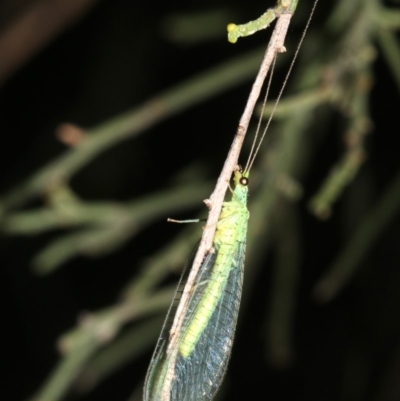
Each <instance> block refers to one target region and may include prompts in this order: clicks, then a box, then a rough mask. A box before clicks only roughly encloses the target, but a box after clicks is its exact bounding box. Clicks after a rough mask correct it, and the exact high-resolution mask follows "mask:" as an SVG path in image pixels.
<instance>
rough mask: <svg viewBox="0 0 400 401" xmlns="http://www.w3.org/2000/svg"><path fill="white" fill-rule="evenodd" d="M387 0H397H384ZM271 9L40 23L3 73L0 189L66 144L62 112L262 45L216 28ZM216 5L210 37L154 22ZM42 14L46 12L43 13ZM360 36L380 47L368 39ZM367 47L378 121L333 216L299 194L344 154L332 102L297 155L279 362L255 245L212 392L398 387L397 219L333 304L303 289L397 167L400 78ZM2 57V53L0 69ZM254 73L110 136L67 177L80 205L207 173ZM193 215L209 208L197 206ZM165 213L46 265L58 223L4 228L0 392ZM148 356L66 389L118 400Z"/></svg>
mask: <svg viewBox="0 0 400 401" xmlns="http://www.w3.org/2000/svg"><path fill="white" fill-rule="evenodd" d="M39 3H51V2H50V1H48V2H39V1H36V2H35V1H28V0H24V1H18V2H17V1H3V4H2V5H1V6H0V24H1V25H0V29H1V30H0V38H1V37H2V36H1V35H3V37H4V35H6V33H7V32H8V29H9V27H10V26H12V25H13V24H14V23H15V22H16V21H19V19H20V18H21V16H23V15H25V14H26V13H29V12H30V10H31V9H32V7H35V6H36V5H38V4H39ZM54 3H56V2H54ZM302 3H308V2H304V1H300V4H301V6H302V7H303V6H304V7H306V8H305V9H301V10H299V11H298V14H296V18H297V20H296V21H295V22H294V26H293V28H291V30H290V32H289V37H288V40H289V42H290V43H293V46H292V48H293V47H294V46H295V45H294V44H295V43H296V42H297V41H298V38H299V35H300V33H301V31H302V29H303V27H304V25H305V19H306V16H307V14H308V12H309V9H310V6H311V5H310V4H304V5H303V4H302ZM320 3H321V4H319V6H318V8H317V12H316V15H315V17H314V20H313V22H312V27H311V31H312V32H313V33H311V35H313V34H314V35H315V33H316V34H317V35H318V33H319V32H321V41H322V40H324V41H326V42H325V43H326V44H325V46H326V48H327V49H328V48H330V49H331V48H334V47H336V46H339V44H338V43H339V42H340V40H339V35H338V37H336V38H335V37H332V38H329V37H328V36H326V35H325V36H324V34H323V32H324V29H325V28H324V26H325V24H326V21H327V19H328V18H329V15H330V13H331V12H332V10H333V9H334V8H335V7H336V6H337V4H339V2H338V1H337V2H336V1H333V2H329V4H326V2H323V1H321V2H320ZM378 3H379V2H378ZM386 4H387V5H388V6H390V7H394V8H395V7H397V6H398V3H396V2H394V1H393V2H387V3H386ZM270 5H271V4H265V3H262V2H260V1H251V2H247V3H246V4H243V2H238V1H234V2H232V1H231V2H225V1H222V0H221V1H218V2H216V1H212V2H211V1H210V2H208V1H206V2H204V1H203V2H183V1H173V2H161V3H160V2H155V1H151V0H150V1H146V2H144V1H143V2H137V1H128V0H113V1H105V0H103V1H97V2H93V3H91V4H90V5H88V6H87V8H86V9H84V10H83V11H82V12H81V13H76V15H75V16H74V17H73V18H71V20H70V21H69V22H68V24H66V26H65V27H64V28H63V29H60V31H59V32H58V33H57V34H53V35H49V38H48V39H47V40H44V41H43V43H42V45H41V46H40V49H37V50H36V51H33V52H32V54H31V55H29V56H27V57H26V60H25V61H23V62H21V63H20V65H15V66H14V67H13V68H12V69H11V71H9V73H7V74H5V75H4V76H0V78H1V82H0V84H1V85H2V87H1V95H0V96H1V98H0V129H1V133H2V146H0V171H1V174H0V191H1V194H3V195H6V194H7V193H8V191H10V190H11V189H12V188H14V187H15V186H17V185H18V184H20V183H22V182H24V181H25V180H27V179H28V178H29V177H30V175H31V174H32V173H34V172H35V171H36V170H38V169H39V168H41V167H42V166H44V165H46V163H48V162H50V161H51V160H53V159H54V158H56V157H57V156H58V155H61V154H63V152H65V151H66V149H67V146H66V145H64V144H62V143H61V142H60V141H59V140H58V139H57V137H56V135H55V132H56V131H57V127H59V125H60V124H61V123H63V122H71V123H73V124H76V125H78V126H79V127H82V128H90V127H92V126H95V125H97V124H99V123H101V122H104V121H107V120H109V119H110V118H112V117H114V116H115V115H118V114H120V113H122V112H125V111H126V110H128V109H130V108H132V107H134V106H137V105H140V104H141V103H142V102H144V101H145V100H147V99H149V98H151V97H152V96H154V95H155V94H157V93H159V92H161V91H163V90H165V89H168V88H171V87H174V86H175V85H177V84H178V83H180V82H182V81H183V80H185V79H186V78H189V77H192V76H193V75H194V74H197V73H199V72H202V71H204V70H205V69H207V68H210V67H212V66H215V65H218V64H219V63H221V62H224V61H226V60H228V59H230V58H233V57H234V56H236V55H238V54H239V53H245V52H246V51H248V50H250V49H252V48H255V47H257V46H260V45H262V44H263V43H265V42H266V37H267V36H266V35H267V34H266V33H265V31H263V32H262V33H259V34H258V35H255V36H254V37H251V38H248V39H240V40H239V42H238V43H237V44H236V45H235V46H232V45H230V44H229V43H228V42H227V41H226V38H225V32H224V30H225V24H226V23H227V22H230V21H231V19H233V20H234V21H238V22H241V21H243V22H245V21H248V20H249V19H254V18H255V17H257V16H258V15H260V14H261V13H262V12H263V10H264V9H265V8H266V7H268V6H270ZM217 9H219V10H223V15H227V17H226V18H227V21H225V22H223V24H222V25H221V26H220V28H219V29H218V30H216V29H215V27H214V26H204V28H203V29H204V31H205V32H208V31H211V33H210V36H211V37H208V38H205V39H203V40H201V41H199V42H196V43H177V42H174V41H172V40H170V39H169V38H168V36H167V35H166V33H165V30H163V26H164V24H165V19H166V17H168V16H170V15H171V14H175V13H182V14H191V15H195V14H196V13H199V12H201V11H206V10H207V11H210V12H212V11H213V10H217ZM224 13H225V14H224ZM51 19H52V16H51V15H49V16H48V21H51ZM44 23H46V21H44ZM38 30H39V28H38ZM214 31H215V34H214V33H213V32H214ZM306 40H307V39H306ZM0 45H1V42H0ZM371 45H372V46H375V45H376V43H375V42H374V41H373V39H371ZM0 48H1V46H0ZM375 50H376V59H375V61H374V62H373V63H372V64H371V66H372V70H371V74H372V76H373V77H374V78H373V84H372V85H373V86H372V89H371V92H369V93H368V102H369V112H370V118H371V120H372V121H373V126H372V128H371V131H370V134H369V135H368V136H367V138H366V139H365V143H364V146H365V149H366V154H367V160H366V162H365V163H364V164H363V166H362V167H361V169H360V171H359V172H358V175H357V176H356V178H355V181H354V183H352V184H350V186H349V187H347V188H346V189H345V191H344V194H343V197H341V199H339V200H338V202H337V203H336V204H335V206H334V212H333V214H332V217H331V218H330V219H329V220H326V221H320V220H318V219H316V217H314V216H313V215H311V213H310V212H309V211H308V208H307V202H308V200H309V199H310V197H311V196H312V195H313V194H314V193H315V191H316V190H317V189H318V188H319V187H320V185H321V183H322V182H323V180H324V179H325V178H326V176H327V174H328V172H329V171H330V168H331V167H332V166H333V165H334V164H335V163H336V161H337V160H338V159H339V158H340V157H341V155H342V153H343V141H342V134H343V132H342V131H341V128H342V125H343V123H342V122H341V120H340V118H341V117H339V116H338V115H339V114H340V113H337V112H336V114H333V115H331V116H330V117H329V118H328V120H327V123H326V128H327V129H328V130H327V133H326V134H324V135H321V137H318V139H317V140H316V141H315V143H316V145H315V146H316V147H315V151H314V153H313V157H312V158H310V159H309V160H308V161H307V168H305V173H304V174H303V177H302V178H301V183H302V185H303V188H304V194H303V197H302V199H301V200H300V201H299V202H298V204H297V206H296V208H297V210H298V216H299V219H300V223H299V224H300V227H301V231H300V244H301V247H302V250H301V255H302V258H301V264H300V266H301V267H300V271H301V276H300V278H299V281H298V286H297V287H296V292H295V307H294V315H293V318H292V319H293V320H292V323H293V326H292V327H293V330H292V332H291V336H292V339H293V340H292V341H293V344H292V345H293V348H292V349H291V355H290V356H288V357H287V359H285V361H284V363H279V362H277V361H276V360H273V359H271V358H268V352H266V351H265V347H266V346H265V344H264V343H265V341H266V340H265V338H266V335H265V330H266V326H268V308H269V306H268V305H269V301H270V293H271V286H272V285H273V273H271V271H270V269H268V266H270V265H271V264H274V261H275V258H276V254H275V252H276V251H274V249H273V248H272V250H271V252H269V253H268V254H266V255H264V256H263V260H262V263H263V264H264V265H265V266H266V268H265V269H262V270H261V273H258V274H259V276H257V280H255V283H254V284H253V287H252V288H251V289H250V288H249V289H248V290H247V291H248V292H247V293H245V294H246V298H245V299H246V303H245V304H244V307H243V308H242V310H241V318H240V323H239V327H238V332H237V336H236V340H235V345H234V351H233V355H232V360H231V363H230V367H229V370H228V375H227V378H226V384H225V386H224V388H223V390H222V392H221V395H220V396H221V399H223V398H226V399H230V400H243V399H260V397H262V398H268V399H277V398H278V397H279V399H280V400H291V399H293V398H296V399H304V400H309V401H319V400H324V401H333V400H341V401H342V400H343V401H344V400H374V401H375V400H380V401H389V400H395V399H396V400H398V399H399V397H400V391H399V387H398V384H396V383H399V382H400V317H399V313H398V311H399V307H400V290H399V289H400V269H399V262H400V253H399V245H400V241H399V238H400V237H399V235H400V232H399V230H400V225H399V220H398V217H397V215H396V214H395V213H393V214H392V215H391V217H390V224H389V225H387V226H386V227H385V229H384V230H382V231H381V232H380V233H379V235H378V236H377V238H376V240H375V241H373V243H372V245H371V246H370V248H369V249H367V250H366V255H365V257H364V258H363V260H362V263H361V264H360V265H359V266H358V268H357V271H356V273H355V274H354V276H352V277H351V279H349V283H347V284H346V285H345V286H344V288H343V290H342V291H340V292H339V293H338V294H337V296H335V297H334V298H333V300H331V301H330V302H327V303H321V302H317V301H316V300H315V298H313V297H312V291H313V288H314V286H315V284H316V282H317V280H318V279H319V278H320V277H321V275H322V274H323V272H324V271H325V269H326V268H327V267H328V266H329V265H330V263H331V262H332V260H333V259H335V258H336V255H337V254H338V253H339V252H340V250H341V249H342V248H343V247H344V245H345V244H346V243H347V241H348V240H349V238H351V235H352V233H353V232H354V231H355V226H356V224H355V222H354V221H355V220H356V222H357V219H354V218H353V217H354V216H352V215H351V212H349V211H350V210H354V202H358V203H357V205H355V207H356V209H357V208H359V209H360V215H361V217H360V219H362V217H363V216H364V215H367V214H368V213H369V210H370V208H372V207H373V205H375V203H376V202H377V201H379V199H380V196H381V194H382V193H384V191H385V189H386V188H387V186H388V185H390V184H391V183H392V180H394V179H395V177H396V174H397V170H398V169H399V168H400V165H399V157H398V155H399V147H398V143H399V141H398V112H399V105H400V102H399V88H398V86H396V83H395V80H394V79H393V77H392V75H391V72H390V68H389V67H388V65H387V63H386V60H385V58H384V57H383V55H382V53H381V51H380V48H379V46H376V47H375ZM291 54H292V53H291ZM291 54H290V57H291ZM3 55H4V53H3ZM3 57H4V56H2V55H1V54H0V65H1V64H2V61H1V59H2V58H3ZM290 57H289V58H290ZM3 63H4V59H3ZM284 74H285V70H281V69H278V71H277V75H276V81H275V82H278V83H280V82H281V81H282V77H283V76H284ZM250 85H251V80H247V81H246V82H245V83H241V84H240V85H238V86H235V87H234V88H232V89H230V90H227V91H225V92H224V93H222V94H220V95H218V96H215V97H213V98H211V99H209V100H207V101H204V102H201V103H200V104H197V105H196V106H194V107H192V108H190V109H189V110H186V111H185V112H183V113H180V114H178V115H176V116H172V117H171V118H168V119H166V120H165V121H163V122H162V123H160V124H156V125H155V126H153V127H151V128H150V129H149V130H146V131H144V132H143V133H142V134H141V135H140V136H138V137H136V138H134V139H129V140H126V141H121V142H120V144H118V145H116V146H113V147H111V148H109V149H108V150H107V151H105V152H103V153H102V154H100V155H99V156H98V157H96V158H95V159H94V160H93V161H92V162H90V163H89V164H88V165H86V166H85V167H84V168H82V169H81V170H80V171H79V172H78V173H77V174H76V175H74V176H73V177H72V179H71V180H70V183H69V184H70V186H71V188H72V189H73V191H74V193H76V194H78V195H79V197H80V198H81V199H84V200H86V201H93V200H113V201H118V202H126V201H128V200H130V199H135V198H138V199H140V198H141V197H143V196H145V195H148V194H151V193H152V192H153V191H159V190H167V189H168V188H169V187H170V186H171V183H172V182H173V179H174V177H176V176H177V175H178V174H179V173H180V172H181V171H183V170H184V169H185V166H187V165H189V164H191V163H194V164H195V165H197V166H200V168H201V170H202V175H203V176H205V177H207V178H210V179H211V180H214V179H215V178H216V177H217V175H218V172H219V170H220V168H221V166H222V164H223V161H224V158H225V155H226V153H227V151H228V149H229V146H230V141H231V139H232V137H233V133H234V132H235V129H236V126H237V122H238V120H239V117H240V114H241V111H242V109H243V107H244V104H245V100H246V97H247V94H248V91H249V88H250ZM397 85H398V83H397ZM277 87H279V85H278V86H277ZM242 162H243V161H242ZM360 191H363V192H362V194H361V196H360ZM206 196H207V194H205V195H204V197H206ZM202 199H203V198H200V199H199V202H198V204H199V207H200V205H201V200H202ZM360 199H361V202H360ZM349 205H352V206H351V207H352V208H353V209H351V207H350V206H349ZM42 206H43V200H42V199H41V197H36V198H34V199H32V200H31V201H30V202H29V203H27V204H25V205H24V206H23V207H16V208H14V209H15V210H29V209H32V210H34V209H35V208H39V207H42ZM250 212H251V209H250ZM9 213H12V210H11V211H9ZM196 213H197V211H196V209H194V210H190V211H186V212H185V213H182V217H190V216H193V215H195V214H196ZM201 213H203V214H205V213H206V211H205V209H204V208H202V209H201ZM178 214H179V213H178ZM168 216H169V213H166V215H165V217H163V218H160V219H159V220H158V222H157V223H155V224H151V225H149V226H148V227H146V228H145V229H143V230H142V231H141V232H140V233H138V235H136V236H135V237H134V238H132V239H131V240H130V241H128V242H127V243H125V244H123V245H121V247H120V248H119V249H117V250H115V251H113V252H110V253H108V254H106V255H102V257H98V258H90V257H83V256H79V257H76V258H74V259H72V260H70V261H68V262H67V263H65V264H63V265H62V266H61V267H60V268H59V269H57V270H55V271H54V272H52V273H51V274H49V275H45V276H42V275H38V274H36V273H35V272H34V271H33V269H32V259H33V258H34V256H35V255H36V254H37V253H38V252H39V251H40V250H42V249H43V248H44V247H46V245H47V244H48V243H49V242H50V241H52V240H53V239H54V238H57V237H60V236H61V235H62V234H63V232H64V228H62V227H61V228H60V229H59V230H51V231H48V232H45V233H43V234H41V235H34V236H28V235H10V234H8V233H7V232H6V231H4V230H2V231H3V232H2V235H1V243H0V267H1V268H0V286H1V294H2V295H3V297H2V299H3V318H2V319H1V321H2V324H1V343H2V349H3V351H2V353H1V354H2V357H1V363H2V365H3V366H2V372H3V373H2V377H3V380H2V382H3V386H2V387H3V389H2V390H3V391H2V392H3V397H4V395H5V394H8V395H7V399H8V400H23V399H27V398H29V397H31V396H32V395H33V394H34V393H35V392H36V391H37V390H38V389H39V387H40V386H41V385H42V384H43V383H44V382H45V380H46V378H47V377H48V375H49V372H51V370H52V369H53V368H54V367H55V366H56V364H57V361H58V360H59V354H58V352H57V350H56V341H57V339H58V338H59V336H60V335H61V334H62V333H64V332H66V331H68V330H69V329H71V328H72V327H73V326H74V325H75V324H76V323H77V318H78V316H79V315H80V314H81V313H82V312H83V311H96V310H100V309H103V308H106V307H107V306H108V305H110V304H113V303H114V302H116V301H117V300H118V298H119V293H120V290H121V288H122V287H123V286H124V285H125V284H126V282H127V281H129V280H130V279H132V277H134V276H135V274H137V271H138V270H137V269H138V266H139V262H141V261H142V260H143V259H146V258H148V257H150V256H151V255H152V254H153V253H154V252H156V250H157V249H158V248H159V247H161V246H163V245H164V244H165V243H166V241H168V240H169V239H171V238H172V237H174V236H175V235H177V233H178V232H180V229H181V227H176V226H174V225H167V224H165V218H166V217H168ZM174 217H175V215H174ZM176 217H181V215H178V216H176ZM3 218H4V216H3ZM0 223H1V220H0ZM367 251H368V252H367ZM150 356H151V349H144V350H143V353H142V354H141V355H139V356H138V357H137V358H135V359H134V360H132V361H131V362H130V363H129V364H126V365H124V366H122V367H121V368H119V369H117V370H116V371H115V372H114V373H113V374H112V375H110V376H109V377H107V378H106V379H105V380H104V381H102V382H101V383H98V385H97V386H94V388H93V389H91V391H88V392H85V391H82V388H80V387H79V386H75V387H73V388H72V389H71V390H68V392H67V394H66V395H65V398H66V399H84V400H107V399H110V398H112V399H113V400H114V401H117V400H127V399H128V398H129V397H130V396H131V394H132V393H133V392H134V390H135V389H138V388H140V386H141V382H142V380H143V379H144V375H145V372H146V369H147V365H148V362H149V359H150ZM135 399H136V398H135ZM137 399H139V398H137ZM43 401H47V400H43Z"/></svg>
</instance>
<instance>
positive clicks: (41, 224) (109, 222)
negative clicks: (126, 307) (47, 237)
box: [2, 182, 211, 273]
mask: <svg viewBox="0 0 400 401" xmlns="http://www.w3.org/2000/svg"><path fill="white" fill-rule="evenodd" d="M210 188H211V184H210V183H201V182H198V183H196V184H195V185H185V186H183V187H178V188H175V189H170V190H168V191H164V192H160V193H156V194H152V195H151V196H148V197H145V198H142V199H140V200H136V201H133V202H129V203H126V204H118V203H115V202H96V203H94V202H93V203H86V202H81V201H78V200H75V199H68V203H67V202H66V200H65V198H66V196H65V195H64V196H63V199H59V198H60V197H59V196H58V199H57V201H58V202H59V203H61V205H60V204H55V203H54V202H53V204H52V207H51V208H46V209H42V210H35V211H28V212H20V213H13V214H10V215H7V216H6V217H5V218H4V221H3V226H2V229H3V231H4V232H6V233H12V234H25V235H26V234H29V235H32V234H37V233H41V232H43V231H48V230H51V229H60V228H70V229H71V228H74V229H80V231H78V232H74V233H72V234H69V235H64V236H62V237H61V238H59V239H57V240H55V241H53V243H51V244H50V245H48V247H47V248H45V249H44V250H43V251H41V252H40V253H39V254H38V255H37V256H36V257H35V260H34V266H35V268H36V270H37V271H38V272H40V273H48V272H50V271H51V270H53V269H54V268H56V267H59V266H60V264H62V263H64V262H66V261H67V260H68V259H70V258H72V257H74V256H77V255H80V254H86V255H91V256H99V255H103V254H105V253H108V252H110V251H112V250H114V249H115V248H117V247H120V246H121V245H122V244H124V243H125V241H127V240H128V239H130V238H131V237H132V236H133V235H134V234H136V233H137V232H139V231H140V230H142V229H143V228H144V227H146V226H148V225H149V224H150V223H152V222H154V221H155V220H157V219H159V218H160V216H164V217H166V214H167V213H173V212H176V211H182V210H184V209H185V208H190V207H193V206H195V205H198V204H199V199H202V198H204V196H205V194H207V193H209V191H210ZM53 192H54V191H53ZM63 192H65V190H63Z"/></svg>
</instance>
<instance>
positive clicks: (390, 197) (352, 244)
mask: <svg viewBox="0 0 400 401" xmlns="http://www.w3.org/2000/svg"><path fill="white" fill-rule="evenodd" d="M399 208H400V171H399V172H398V173H397V175H396V176H395V178H394V179H393V181H392V183H391V184H390V185H389V186H388V188H387V190H386V191H385V193H384V194H383V196H382V198H381V199H380V201H379V202H378V203H377V204H376V206H375V207H374V208H373V209H372V210H371V211H370V212H369V213H368V214H367V216H366V217H365V218H364V220H363V221H362V222H361V223H360V225H359V226H358V227H357V230H356V232H355V233H354V234H353V235H352V236H351V237H350V239H349V240H348V242H347V244H346V245H345V247H344V249H343V250H342V252H341V253H340V254H339V256H338V257H337V258H336V260H335V261H334V262H333V263H332V265H331V267H330V268H329V269H328V271H327V272H326V273H325V274H324V275H323V277H322V278H321V279H320V280H319V281H318V283H317V284H316V286H315V288H314V290H313V295H314V297H315V298H316V299H317V300H318V301H320V302H328V301H330V300H331V299H332V298H333V297H335V295H336V294H337V293H338V292H339V291H340V290H341V289H342V288H343V287H344V286H345V284H346V283H347V282H348V281H349V280H350V279H351V278H352V277H353V275H354V274H355V272H356V270H357V268H358V267H359V265H360V263H361V261H362V260H363V259H364V258H366V257H367V256H368V251H369V250H370V249H372V245H373V243H374V242H375V241H377V239H378V238H379V237H380V235H381V234H382V232H383V231H384V230H385V229H386V228H387V226H388V225H389V223H390V222H391V221H392V220H393V218H394V216H395V215H396V214H397V213H398V211H399Z"/></svg>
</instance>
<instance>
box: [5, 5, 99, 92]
mask: <svg viewBox="0 0 400 401" xmlns="http://www.w3.org/2000/svg"><path fill="white" fill-rule="evenodd" d="M95 3H96V0H52V1H46V0H40V1H35V2H33V4H31V5H30V6H29V8H28V9H27V10H26V11H25V13H24V14H23V15H21V16H19V17H18V18H17V20H16V21H14V22H12V23H11V24H10V26H9V27H8V29H6V30H5V31H4V32H2V33H1V35H0V54H1V62H0V85H2V84H3V83H4V81H5V80H6V79H7V78H8V77H9V76H10V75H11V74H13V73H14V72H15V71H17V70H18V69H19V68H21V66H22V65H24V64H25V63H26V62H27V61H28V60H29V59H30V58H31V57H33V56H34V55H35V54H36V53H37V52H38V51H39V50H40V49H42V48H43V47H45V46H46V45H47V44H48V43H49V42H51V41H52V40H54V39H55V37H56V36H57V35H59V34H60V33H61V32H62V31H64V30H65V29H67V27H69V26H70V25H71V24H73V23H74V22H76V21H77V20H78V19H79V18H81V17H82V16H83V15H84V14H85V13H86V12H88V11H89V10H90V9H91V7H93V5H94V4H95Z"/></svg>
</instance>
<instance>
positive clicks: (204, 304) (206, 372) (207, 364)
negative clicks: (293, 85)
mask: <svg viewBox="0 0 400 401" xmlns="http://www.w3.org/2000/svg"><path fill="white" fill-rule="evenodd" d="M317 1H318V0H316V1H315V2H314V6H313V9H312V12H311V15H310V17H309V20H308V22H307V25H306V29H305V30H307V27H308V24H309V22H310V20H311V16H312V14H313V12H314V9H315V6H316V4H317ZM296 5H297V0H278V2H277V6H276V7H275V8H274V9H272V11H271V9H270V10H268V11H267V13H266V14H264V15H263V16H262V18H260V19H259V20H256V21H252V22H250V23H248V24H244V25H235V24H230V25H229V26H228V33H229V34H230V36H228V40H230V41H231V42H232V43H234V42H236V40H237V38H238V37H241V36H247V35H250V34H252V33H254V32H255V31H257V30H259V29H263V28H265V27H266V26H267V25H268V24H269V23H270V22H271V20H272V19H274V18H275V17H277V16H279V14H280V13H282V12H287V11H290V12H293V11H294V9H295V8H296ZM304 34H305V32H304ZM304 34H303V37H302V39H301V41H300V44H299V47H300V45H301V42H302V40H303V38H304ZM299 47H298V49H297V52H298V50H299ZM297 52H296V54H295V57H294V59H293V61H292V64H291V66H290V68H289V73H288V75H289V74H290V71H291V69H292V67H293V63H294V60H295V58H296V55H297ZM287 77H288V76H287ZM287 77H286V79H285V81H284V83H283V86H282V88H281V91H280V93H279V95H278V98H277V101H276V104H275V107H276V105H277V103H278V102H279V99H280V96H281V95H282V91H283V88H284V86H285V84H286V82H287ZM267 93H268V90H267ZM265 102H266V99H265V100H264V103H263V107H264V106H265ZM274 110H275V108H274ZM262 114H263V113H261V115H262ZM272 115H273V113H272V114H271V116H270V119H269V121H268V123H267V124H266V128H265V130H264V131H263V134H262V136H261V139H260V141H259V143H258V146H257V148H256V150H255V151H254V153H253V150H254V145H255V141H256V139H255V141H254V143H253V148H252V150H251V152H250V154H251V156H250V157H249V160H248V163H247V167H246V168H245V169H244V172H241V171H235V172H234V188H233V191H232V199H231V200H230V201H228V202H224V203H223V206H222V211H221V214H220V216H219V219H218V222H217V226H216V232H215V235H214V239H213V245H212V249H211V250H210V251H209V252H208V253H207V254H206V255H205V257H204V258H203V261H202V263H201V265H200V268H199V270H198V272H197V273H195V274H196V276H195V278H194V282H190V284H189V282H188V283H187V284H188V285H187V287H190V288H186V287H185V292H186V294H188V298H187V299H186V300H185V302H182V303H181V304H180V303H179V300H180V294H181V289H182V288H183V287H182V283H183V280H182V278H181V281H180V284H179V286H178V289H177V291H176V293H175V297H174V301H173V303H172V305H171V307H170V308H169V311H168V314H167V318H166V320H165V323H164V326H163V329H162V331H161V335H160V337H159V339H158V342H157V345H156V349H155V351H154V354H153V357H152V360H151V363H150V367H149V370H148V372H147V375H146V380H145V386H144V401H207V400H212V399H213V397H214V396H215V394H216V392H217V390H218V388H219V387H220V385H221V383H222V379H223V377H224V375H225V372H226V369H227V365H228V361H229V357H230V353H231V349H232V344H233V338H234V334H235V328H236V322H237V317H238V313H239V305H240V298H241V293H242V283H243V269H244V259H245V250H246V235H247V224H248V219H249V211H248V209H247V195H248V179H249V171H250V168H251V165H252V164H253V162H254V159H255V157H256V155H257V153H258V150H259V148H260V145H261V143H262V141H263V138H264V135H265V133H266V130H267V128H268V126H269V123H270V121H271V118H272ZM260 122H261V120H260V121H259V124H258V127H257V131H256V138H257V135H258V132H259V128H260ZM182 299H183V298H182ZM177 304H179V305H178V308H177V309H176V315H175V317H174V313H175V306H176V305H177ZM177 322H178V324H176V323H177Z"/></svg>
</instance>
